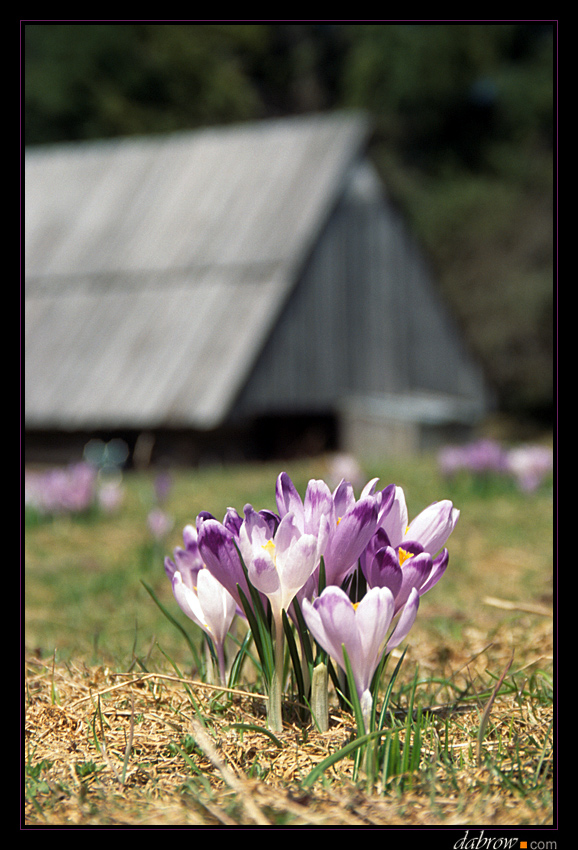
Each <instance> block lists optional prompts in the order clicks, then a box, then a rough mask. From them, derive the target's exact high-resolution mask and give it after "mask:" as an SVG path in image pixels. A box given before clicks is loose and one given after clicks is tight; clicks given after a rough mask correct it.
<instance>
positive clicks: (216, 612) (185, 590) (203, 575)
mask: <svg viewBox="0 0 578 850" xmlns="http://www.w3.org/2000/svg"><path fill="white" fill-rule="evenodd" d="M193 577H194V580H195V581H196V584H192V581H193ZM171 581H172V586H173V594H174V597H175V599H176V600H177V603H178V604H179V607H180V608H181V610H182V611H183V612H184V613H185V614H186V615H187V617H189V618H190V619H191V620H193V622H195V623H196V624H197V625H198V626H200V627H201V629H203V631H204V632H205V633H206V634H207V635H208V636H209V637H210V638H211V640H212V642H213V645H214V647H215V652H216V654H217V660H218V664H219V677H220V680H221V684H222V685H225V684H226V675H225V655H224V645H225V639H226V637H227V633H228V631H229V629H230V628H231V623H232V622H233V618H234V616H235V614H236V612H237V604H236V602H235V600H234V599H233V597H232V596H231V594H230V593H229V592H228V591H227V590H226V589H225V588H224V587H223V585H222V584H220V582H218V581H217V579H216V578H215V577H214V576H213V575H211V573H210V572H209V570H208V569H207V568H206V567H202V568H201V569H200V570H198V571H191V572H189V573H185V574H184V575H183V574H182V573H181V572H180V570H175V571H174V572H173V575H172V579H171Z"/></svg>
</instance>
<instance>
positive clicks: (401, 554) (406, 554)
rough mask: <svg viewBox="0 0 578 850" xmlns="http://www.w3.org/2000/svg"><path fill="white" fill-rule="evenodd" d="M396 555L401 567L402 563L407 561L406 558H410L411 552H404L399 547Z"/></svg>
mask: <svg viewBox="0 0 578 850" xmlns="http://www.w3.org/2000/svg"><path fill="white" fill-rule="evenodd" d="M398 555H399V565H400V567H401V565H402V564H403V563H404V561H407V559H408V558H411V557H412V555H413V552H406V551H405V549H402V548H401V546H400V547H399V550H398Z"/></svg>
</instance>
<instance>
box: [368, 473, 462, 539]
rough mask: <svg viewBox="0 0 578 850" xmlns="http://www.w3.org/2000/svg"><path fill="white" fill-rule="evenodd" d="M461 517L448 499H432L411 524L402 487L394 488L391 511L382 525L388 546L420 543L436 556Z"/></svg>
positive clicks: (384, 518) (383, 519)
mask: <svg viewBox="0 0 578 850" xmlns="http://www.w3.org/2000/svg"><path fill="white" fill-rule="evenodd" d="M459 516H460V512H459V510H458V509H457V508H454V506H453V504H452V502H450V501H449V499H443V500H442V501H440V502H433V503H432V504H431V505H429V506H428V507H427V508H425V509H424V510H423V511H422V512H421V513H420V514H418V515H417V516H416V517H415V519H413V520H412V521H411V523H409V524H408V511H407V505H406V501H405V494H404V492H403V490H402V488H401V487H396V488H395V496H394V499H393V504H392V506H391V508H390V510H389V511H388V512H387V513H386V514H385V515H383V516H382V519H381V521H380V528H382V529H383V530H384V531H385V532H386V534H387V538H388V541H389V545H390V546H393V547H394V548H397V547H398V546H401V547H402V548H405V546H404V544H406V543H409V542H413V543H419V545H420V546H421V547H422V549H423V551H425V552H429V553H430V555H435V554H437V552H439V551H440V549H441V548H442V547H443V546H444V545H445V543H446V541H447V539H448V537H449V536H450V534H451V533H452V531H453V530H454V528H455V525H456V523H457V521H458V518H459Z"/></svg>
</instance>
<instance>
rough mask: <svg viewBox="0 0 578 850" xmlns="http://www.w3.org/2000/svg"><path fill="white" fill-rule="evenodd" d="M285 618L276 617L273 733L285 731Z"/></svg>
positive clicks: (271, 691) (270, 706) (271, 703)
mask: <svg viewBox="0 0 578 850" xmlns="http://www.w3.org/2000/svg"><path fill="white" fill-rule="evenodd" d="M283 648H284V647H283V618H282V616H281V614H280V613H279V615H277V616H276V617H275V669H274V671H273V677H272V679H271V684H270V687H269V704H268V707H267V718H268V722H269V728H270V729H271V731H272V732H282V731H283V718H282V713H281V691H282V684H283V661H284V659H283Z"/></svg>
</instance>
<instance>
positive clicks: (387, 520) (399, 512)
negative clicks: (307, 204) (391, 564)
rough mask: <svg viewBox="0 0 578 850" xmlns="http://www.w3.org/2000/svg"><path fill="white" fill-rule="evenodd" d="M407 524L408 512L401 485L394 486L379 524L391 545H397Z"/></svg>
mask: <svg viewBox="0 0 578 850" xmlns="http://www.w3.org/2000/svg"><path fill="white" fill-rule="evenodd" d="M407 524H408V512H407V505H406V501H405V493H404V492H403V489H402V488H401V487H395V492H394V497H393V499H392V501H391V505H390V508H389V510H388V511H387V513H385V514H384V515H383V516H382V517H381V519H380V525H381V527H382V528H383V529H384V530H385V532H386V534H387V536H388V538H389V542H390V545H391V546H393V547H396V546H399V544H400V543H401V541H402V540H403V537H404V534H405V532H406V529H407Z"/></svg>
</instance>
